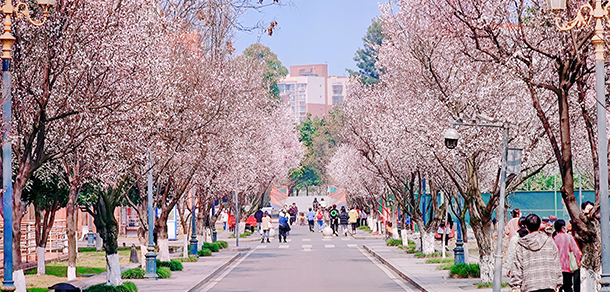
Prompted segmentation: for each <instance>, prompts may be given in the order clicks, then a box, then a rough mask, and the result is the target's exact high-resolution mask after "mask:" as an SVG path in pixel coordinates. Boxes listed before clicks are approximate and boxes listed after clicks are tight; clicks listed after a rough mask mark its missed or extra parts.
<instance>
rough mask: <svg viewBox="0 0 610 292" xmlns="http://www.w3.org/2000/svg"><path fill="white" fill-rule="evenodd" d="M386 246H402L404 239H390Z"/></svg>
mask: <svg viewBox="0 0 610 292" xmlns="http://www.w3.org/2000/svg"><path fill="white" fill-rule="evenodd" d="M385 244H386V245H387V246H399V245H402V239H388V240H387V241H386V242H385Z"/></svg>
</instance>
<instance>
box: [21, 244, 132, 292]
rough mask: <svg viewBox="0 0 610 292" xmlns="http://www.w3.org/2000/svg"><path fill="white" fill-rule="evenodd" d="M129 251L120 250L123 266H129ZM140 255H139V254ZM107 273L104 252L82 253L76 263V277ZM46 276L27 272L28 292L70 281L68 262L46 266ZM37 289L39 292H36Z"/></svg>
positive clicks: (34, 270)
mask: <svg viewBox="0 0 610 292" xmlns="http://www.w3.org/2000/svg"><path fill="white" fill-rule="evenodd" d="M129 254H130V250H129V249H120V250H119V263H120V264H121V266H125V265H128V264H129ZM138 255H139V253H138ZM105 271H106V253H105V252H104V251H81V252H79V254H78V260H77V261H76V275H77V276H78V277H86V276H90V275H92V274H99V273H103V272H105ZM46 272H47V274H46V275H36V269H33V270H29V271H27V272H26V276H25V277H26V283H27V287H28V292H39V291H48V289H47V288H46V287H49V286H52V285H53V284H56V283H61V282H65V281H67V280H68V278H67V272H68V262H67V261H64V262H54V263H49V264H47V266H46ZM36 289H37V290H36Z"/></svg>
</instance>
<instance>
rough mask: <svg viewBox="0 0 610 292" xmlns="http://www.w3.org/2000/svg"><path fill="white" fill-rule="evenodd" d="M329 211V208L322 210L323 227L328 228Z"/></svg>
mask: <svg viewBox="0 0 610 292" xmlns="http://www.w3.org/2000/svg"><path fill="white" fill-rule="evenodd" d="M330 209H331V208H327V209H324V208H322V212H324V226H328V227H330Z"/></svg>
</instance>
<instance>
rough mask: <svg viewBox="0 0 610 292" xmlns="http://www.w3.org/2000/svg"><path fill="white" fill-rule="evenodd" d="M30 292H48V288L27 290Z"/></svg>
mask: <svg viewBox="0 0 610 292" xmlns="http://www.w3.org/2000/svg"><path fill="white" fill-rule="evenodd" d="M27 291H28V292H48V291H49V289H47V288H27Z"/></svg>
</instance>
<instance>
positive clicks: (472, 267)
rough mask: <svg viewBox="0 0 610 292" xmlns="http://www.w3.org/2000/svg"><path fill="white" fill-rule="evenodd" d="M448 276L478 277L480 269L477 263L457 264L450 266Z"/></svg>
mask: <svg viewBox="0 0 610 292" xmlns="http://www.w3.org/2000/svg"><path fill="white" fill-rule="evenodd" d="M449 276H450V277H451V278H479V277H481V271H480V270H479V265H478V264H469V265H467V264H459V265H454V266H452V267H451V269H450V271H449Z"/></svg>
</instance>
